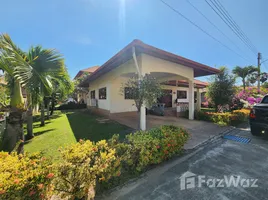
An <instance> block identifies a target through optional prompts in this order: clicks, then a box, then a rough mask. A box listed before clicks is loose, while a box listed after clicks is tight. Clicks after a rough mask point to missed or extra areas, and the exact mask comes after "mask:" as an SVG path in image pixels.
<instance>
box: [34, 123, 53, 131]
mask: <svg viewBox="0 0 268 200" xmlns="http://www.w3.org/2000/svg"><path fill="white" fill-rule="evenodd" d="M50 123H51V122H47V121H46V122H45V125H47V124H50ZM39 127H41V123H38V124H34V125H33V129H35V128H39Z"/></svg>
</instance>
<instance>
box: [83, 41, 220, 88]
mask: <svg viewBox="0 0 268 200" xmlns="http://www.w3.org/2000/svg"><path fill="white" fill-rule="evenodd" d="M132 47H135V49H136V53H137V55H138V54H140V53H145V54H148V55H151V56H154V57H158V58H160V59H163V60H167V61H170V62H174V63H177V64H181V65H184V66H187V67H190V68H193V69H194V77H199V76H206V75H212V74H216V73H219V72H220V71H219V70H218V69H216V68H213V67H210V66H207V65H204V64H201V63H198V62H195V61H193V60H190V59H187V58H184V57H181V56H178V55H176V54H173V53H170V52H167V51H164V50H162V49H158V48H156V47H153V46H151V45H148V44H145V43H143V42H142V41H140V40H133V41H132V42H131V43H130V44H128V45H127V46H126V47H124V48H123V49H122V50H121V51H119V52H118V53H117V54H115V55H114V56H113V57H112V58H110V59H109V60H108V61H107V62H106V63H104V64H103V65H102V66H101V67H100V68H98V70H96V71H95V72H93V73H92V74H91V76H89V77H87V78H86V79H85V80H84V81H83V82H82V83H81V84H80V86H81V87H85V86H88V84H89V82H91V81H93V80H95V79H97V78H98V77H100V76H102V75H103V74H105V73H107V72H109V71H111V70H113V69H115V68H116V67H118V66H120V65H121V64H123V63H125V62H127V61H128V60H130V59H132Z"/></svg>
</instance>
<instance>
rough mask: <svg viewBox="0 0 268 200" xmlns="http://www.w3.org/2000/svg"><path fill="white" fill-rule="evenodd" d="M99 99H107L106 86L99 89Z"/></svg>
mask: <svg viewBox="0 0 268 200" xmlns="http://www.w3.org/2000/svg"><path fill="white" fill-rule="evenodd" d="M99 99H106V87H105V88H101V89H99Z"/></svg>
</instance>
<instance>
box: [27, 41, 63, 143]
mask: <svg viewBox="0 0 268 200" xmlns="http://www.w3.org/2000/svg"><path fill="white" fill-rule="evenodd" d="M26 56H27V59H28V61H29V63H30V64H31V66H32V68H33V76H32V77H31V78H30V79H29V81H28V83H27V85H26V90H27V94H28V96H29V98H28V102H29V105H28V112H27V138H32V137H33V129H32V124H33V116H32V110H33V107H34V106H36V105H37V104H41V126H43V125H45V116H44V105H45V103H46V105H48V106H49V99H50V95H51V94H52V92H53V90H54V87H53V80H54V77H59V76H65V73H67V72H66V71H65V66H64V59H63V57H62V56H61V55H60V54H59V53H58V52H57V51H55V50H54V49H43V48H42V47H41V46H35V47H31V48H30V50H29V51H28V53H27V54H26ZM28 96H27V97H28ZM45 101H47V102H45Z"/></svg>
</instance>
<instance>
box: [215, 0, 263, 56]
mask: <svg viewBox="0 0 268 200" xmlns="http://www.w3.org/2000/svg"><path fill="white" fill-rule="evenodd" d="M214 1H215V0H214ZM217 2H218V5H219V6H220V8H221V9H222V10H223V11H224V12H225V14H226V15H227V17H228V18H229V19H230V20H231V21H232V23H233V24H234V26H235V27H236V29H237V30H238V31H239V33H241V35H242V36H243V37H244V38H245V40H246V41H247V42H248V43H249V44H250V46H251V47H253V49H254V50H255V51H256V52H258V50H257V48H256V46H254V45H253V43H252V42H251V40H250V39H249V38H248V37H247V35H246V34H245V33H244V32H243V31H242V29H241V28H240V26H239V25H238V24H237V23H236V22H235V20H234V19H233V18H232V16H231V15H230V14H229V12H228V11H227V10H226V9H225V8H224V6H223V5H222V4H221V2H220V1H219V0H216V3H217Z"/></svg>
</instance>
